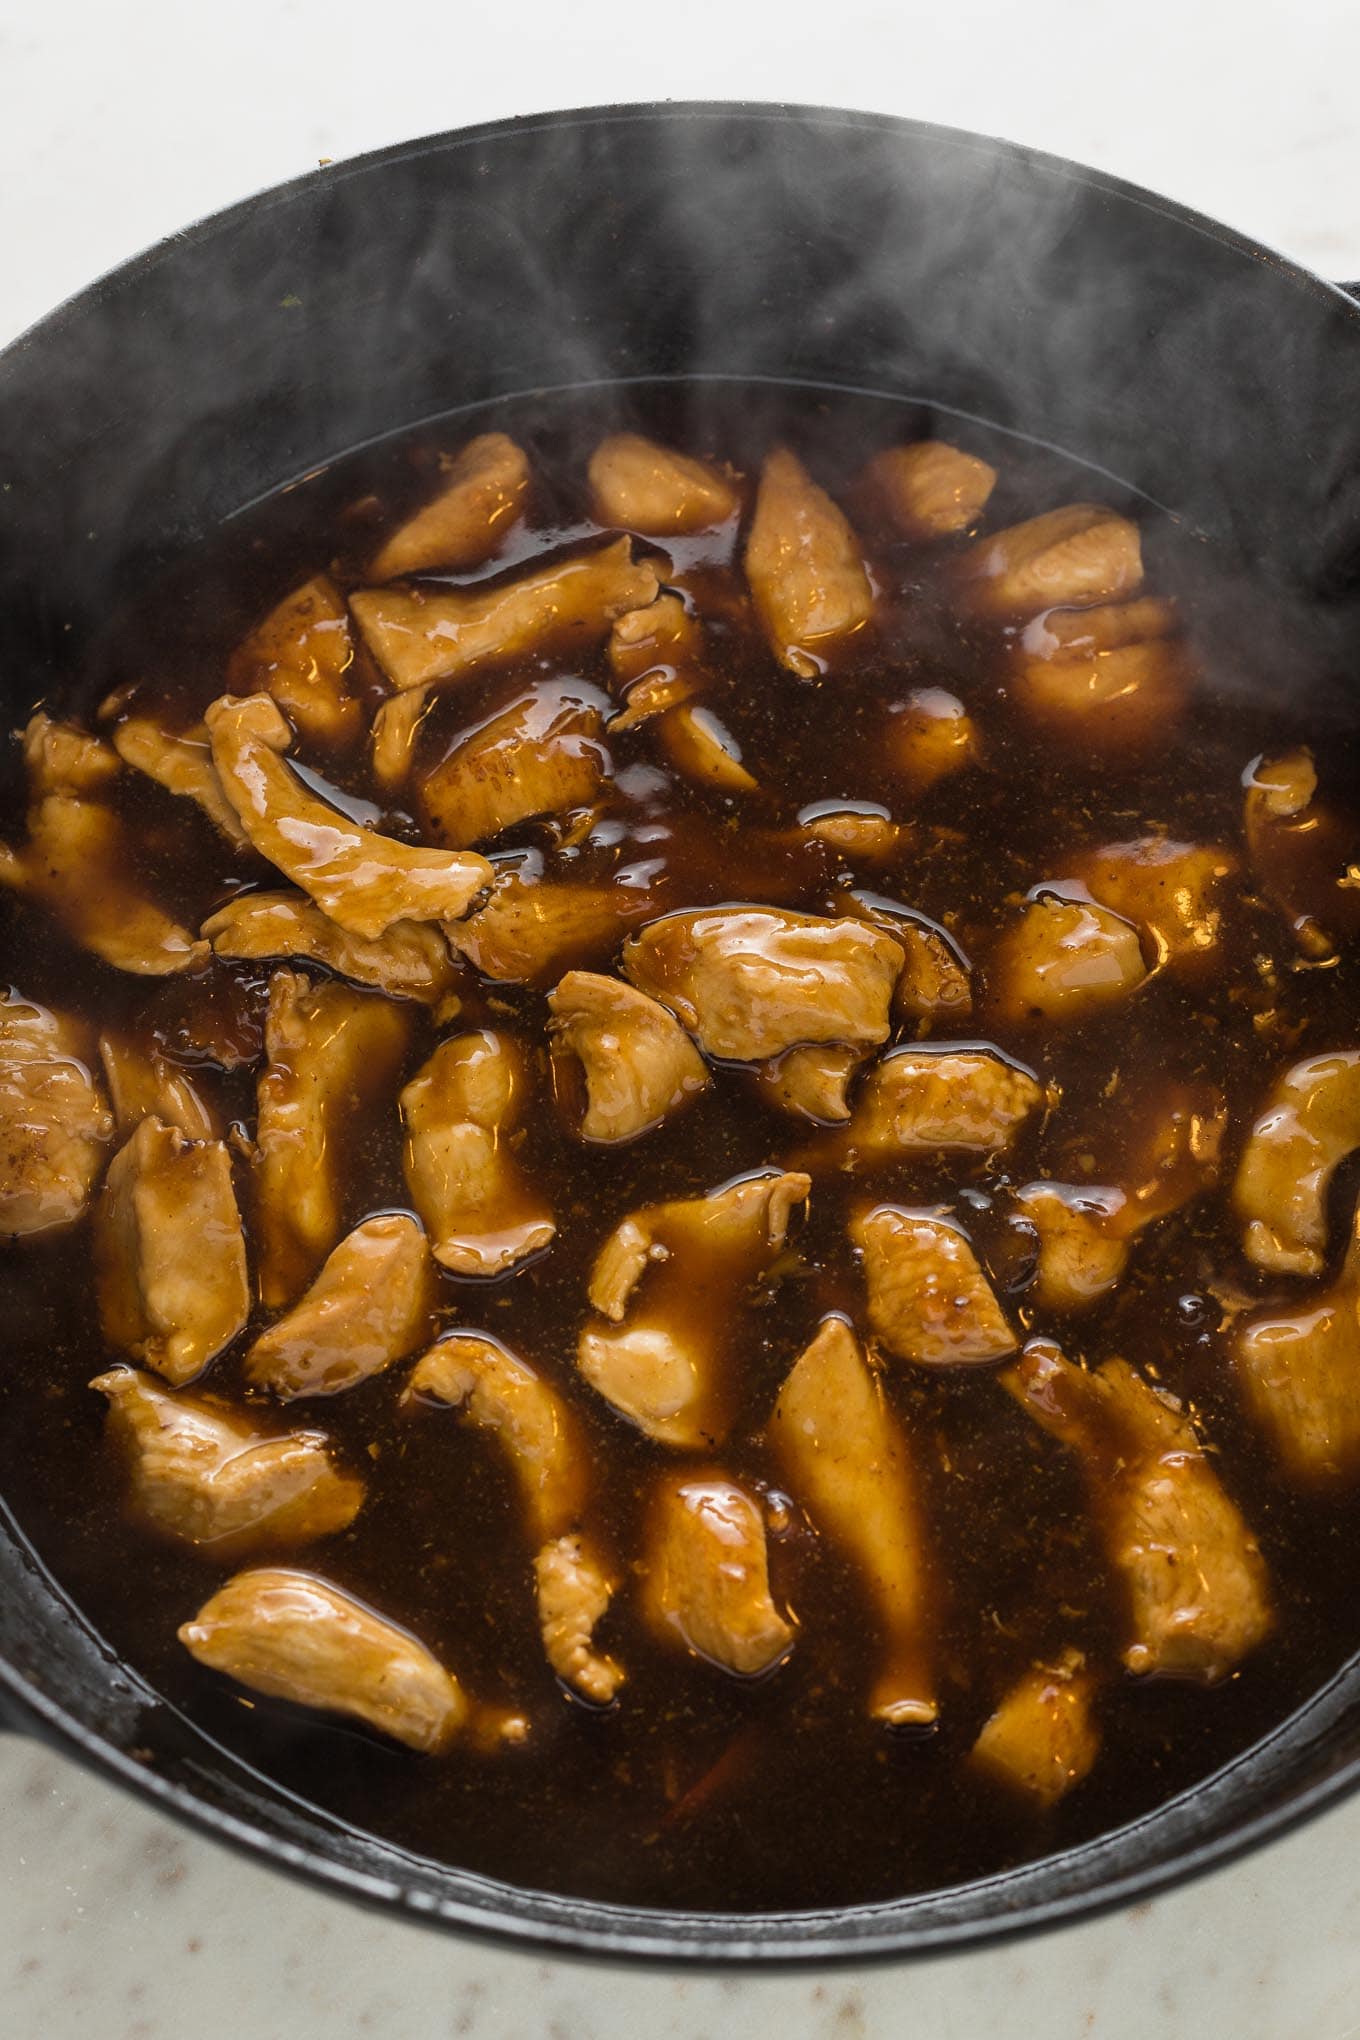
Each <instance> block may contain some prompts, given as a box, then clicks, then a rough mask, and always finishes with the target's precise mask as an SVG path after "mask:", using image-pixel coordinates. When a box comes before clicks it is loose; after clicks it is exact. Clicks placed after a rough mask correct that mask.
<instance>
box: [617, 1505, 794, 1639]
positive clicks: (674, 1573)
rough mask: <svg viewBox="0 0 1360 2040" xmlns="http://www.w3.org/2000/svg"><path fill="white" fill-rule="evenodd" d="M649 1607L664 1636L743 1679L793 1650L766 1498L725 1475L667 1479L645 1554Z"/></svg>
mask: <svg viewBox="0 0 1360 2040" xmlns="http://www.w3.org/2000/svg"><path fill="white" fill-rule="evenodd" d="M643 1606H644V1610H645V1613H646V1615H647V1619H648V1621H649V1622H650V1623H651V1625H652V1627H653V1629H654V1630H655V1631H656V1633H657V1634H658V1636H660V1637H661V1638H662V1639H663V1640H664V1641H666V1642H670V1643H680V1644H682V1645H683V1646H684V1648H685V1649H686V1650H689V1651H693V1652H695V1653H696V1654H697V1655H698V1656H699V1657H703V1658H707V1659H708V1661H709V1663H710V1664H714V1665H717V1666H719V1667H720V1669H721V1670H723V1671H725V1672H735V1673H736V1674H737V1675H738V1677H740V1678H748V1679H753V1678H758V1677H759V1676H760V1674H761V1673H762V1672H768V1671H769V1670H770V1669H771V1667H772V1666H774V1665H777V1664H778V1663H779V1661H780V1659H781V1658H784V1657H786V1656H787V1655H788V1652H789V1650H790V1648H791V1647H792V1644H793V1636H794V1632H793V1625H792V1623H791V1622H789V1621H787V1620H786V1619H785V1617H784V1616H783V1615H781V1614H780V1612H779V1609H778V1608H777V1607H776V1605H775V1603H774V1600H773V1598H772V1596H771V1593H770V1570H769V1553H768V1551H767V1548H766V1542H765V1519H764V1516H763V1515H762V1513H761V1508H760V1504H759V1502H758V1501H757V1500H756V1499H755V1497H754V1496H753V1495H750V1494H748V1492H747V1491H746V1489H745V1488H743V1487H740V1486H738V1484H737V1482H736V1481H734V1480H726V1479H724V1478H723V1477H722V1476H721V1475H719V1474H711V1475H699V1476H689V1477H686V1478H679V1479H677V1478H675V1477H671V1478H668V1479H666V1480H663V1481H662V1482H661V1484H660V1486H659V1487H658V1489H657V1492H656V1496H655V1499H654V1501H653V1504H652V1515H651V1522H650V1524H649V1529H648V1538H647V1547H646V1555H645V1557H644V1560H643Z"/></svg>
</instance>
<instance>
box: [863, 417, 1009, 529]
mask: <svg viewBox="0 0 1360 2040" xmlns="http://www.w3.org/2000/svg"><path fill="white" fill-rule="evenodd" d="M862 486H863V487H864V489H865V490H866V492H867V493H868V494H869V496H870V497H871V498H872V499H873V500H874V501H875V502H876V503H878V504H880V505H881V506H882V508H883V510H884V511H885V512H886V513H887V515H888V517H890V518H891V520H892V522H893V523H894V524H895V525H896V526H897V529H898V530H899V531H900V532H901V533H902V535H903V537H904V538H914V539H931V538H952V537H954V536H955V535H956V533H958V532H960V531H968V530H969V529H970V528H971V527H972V526H973V525H974V524H976V523H977V521H978V518H979V517H980V516H981V515H982V513H983V511H984V510H985V509H986V507H987V499H988V497H989V496H990V495H991V493H992V490H993V489H994V488H995V487H996V469H995V468H994V467H989V466H988V465H987V463H986V461H985V460H979V459H978V457H977V455H976V454H973V453H964V452H963V450H962V449H961V448H960V447H957V446H950V445H949V444H948V443H947V442H946V441H945V440H943V439H918V440H917V441H916V442H915V444H914V445H911V446H888V447H885V448H884V450H883V452H882V453H876V454H875V455H874V457H873V459H872V460H871V461H870V462H869V465H868V467H867V468H866V469H865V470H864V478H863V484H862Z"/></svg>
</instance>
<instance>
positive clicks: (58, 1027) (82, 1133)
mask: <svg viewBox="0 0 1360 2040" xmlns="http://www.w3.org/2000/svg"><path fill="white" fill-rule="evenodd" d="M86 1051H87V1043H86V1041H85V1038H84V1033H83V1030H82V1029H81V1028H80V1027H79V1026H78V1025H77V1023H76V1022H75V1021H74V1020H70V1019H68V1018H67V1017H66V1015H65V1014H62V1013H54V1012H52V1011H51V1010H50V1009H49V1008H48V1007H46V1006H39V1005H37V1004H36V1003H35V1002H34V1001H33V1000H32V999H25V998H22V997H21V996H20V994H19V993H18V992H16V991H12V990H5V991H3V992H0V1234H6V1235H8V1237H9V1238H11V1239H15V1238H18V1237H21V1236H26V1235H28V1234H30V1233H44V1232H50V1231H52V1230H53V1229H54V1228H56V1227H58V1226H66V1225H72V1224H74V1223H75V1221H76V1219H78V1218H80V1217H82V1216H83V1215H84V1212H85V1209H86V1207H87V1205H88V1204H89V1201H90V1193H91V1191H92V1190H93V1189H94V1183H95V1177H96V1176H97V1175H98V1173H99V1170H100V1168H101V1167H102V1165H103V1161H104V1151H105V1148H106V1145H107V1143H108V1142H109V1140H111V1139H112V1137H113V1127H114V1122H113V1115H112V1114H111V1113H110V1111H109V1108H108V1104H107V1102H106V1100H105V1097H104V1091H103V1087H102V1086H101V1084H100V1083H99V1080H98V1078H97V1077H96V1076H95V1074H94V1071H93V1070H92V1069H91V1067H90V1065H89V1063H88V1061H87V1060H86Z"/></svg>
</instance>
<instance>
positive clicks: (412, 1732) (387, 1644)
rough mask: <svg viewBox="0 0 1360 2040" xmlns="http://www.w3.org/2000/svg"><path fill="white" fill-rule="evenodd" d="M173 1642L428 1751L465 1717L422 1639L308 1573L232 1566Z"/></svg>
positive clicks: (267, 1687) (232, 1674) (458, 1693)
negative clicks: (231, 1573) (232, 1573)
mask: <svg viewBox="0 0 1360 2040" xmlns="http://www.w3.org/2000/svg"><path fill="white" fill-rule="evenodd" d="M179 1640H180V1642H181V1643H182V1644H183V1645H184V1647H185V1649H186V1650H188V1651H190V1652H191V1653H192V1654H193V1656H194V1657H196V1658H197V1659H198V1661H199V1663H200V1664H202V1665H207V1666H209V1667H210V1669H211V1670H213V1671H215V1672H224V1673H225V1674H226V1675H227V1677H228V1678H230V1679H235V1680H236V1681H237V1683H238V1684H239V1685H242V1686H247V1687H249V1688H250V1690H251V1691H252V1692H254V1693H265V1694H268V1696H269V1697H270V1698H271V1699H274V1700H291V1701H293V1702H294V1703H295V1704H296V1705H297V1706H299V1707H315V1708H317V1709H319V1710H321V1711H322V1712H324V1713H327V1714H341V1715H347V1716H349V1717H350V1718H351V1719H353V1720H355V1721H363V1722H367V1723H368V1725H369V1726H370V1727H371V1728H376V1729H380V1730H381V1731H382V1733H383V1734H384V1735H389V1736H391V1737H392V1738H393V1739H394V1740H395V1741H396V1742H400V1743H405V1744H406V1746H407V1747H408V1748H409V1749H413V1750H420V1751H422V1752H423V1753H424V1754H426V1755H430V1756H435V1755H438V1754H439V1753H440V1752H441V1751H443V1750H446V1749H447V1748H448V1747H449V1745H450V1744H451V1743H452V1742H453V1740H454V1738H455V1737H456V1736H457V1734H458V1732H459V1730H460V1729H461V1728H462V1727H463V1726H464V1724H465V1723H466V1721H467V1718H468V1701H467V1696H466V1694H465V1693H464V1692H463V1689H462V1687H461V1686H460V1685H459V1683H458V1681H457V1680H456V1679H455V1678H454V1677H453V1674H452V1673H451V1672H446V1671H445V1669H444V1667H443V1666H442V1665H441V1664H440V1663H439V1661H438V1659H437V1658H434V1657H432V1656H431V1654H430V1652H429V1651H428V1650H426V1648H425V1646H424V1644H423V1643H418V1642H417V1641H416V1639H415V1637H414V1636H412V1635H411V1634H410V1633H409V1631H407V1630H405V1629H399V1628H398V1627H397V1625H396V1624H395V1623H394V1622H387V1621H385V1620H384V1619H383V1617H382V1616H381V1615H377V1614H375V1613H374V1611H373V1610H372V1609H371V1608H366V1607H365V1606H364V1604H363V1602H362V1601H355V1600H352V1599H351V1598H350V1596H349V1595H348V1594H343V1593H341V1591H340V1589H339V1587H333V1586H331V1584H330V1582H329V1581H327V1580H320V1579H317V1578H316V1577H315V1575H314V1574H312V1573H303V1572H292V1571H288V1570H285V1569H284V1568H282V1567H275V1566H260V1567H257V1568H255V1569H254V1570H253V1571H250V1572H241V1573H237V1574H236V1575H235V1577H234V1578H233V1579H230V1580H228V1581H227V1584H226V1585H225V1586H224V1587H220V1588H219V1589H218V1591H217V1592H216V1593H215V1594H214V1595H213V1596H212V1598H211V1600H208V1601H206V1602H205V1603H204V1604H203V1606H202V1607H201V1608H200V1609H199V1611H198V1613H197V1615H196V1616H195V1617H194V1619H193V1621H192V1622H186V1623H185V1624H184V1625H183V1627H182V1628H181V1629H180V1631H179Z"/></svg>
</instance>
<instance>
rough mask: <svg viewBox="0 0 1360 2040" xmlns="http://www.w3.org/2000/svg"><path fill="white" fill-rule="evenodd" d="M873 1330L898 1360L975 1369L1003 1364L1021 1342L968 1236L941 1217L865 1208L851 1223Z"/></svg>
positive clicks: (941, 1214)
mask: <svg viewBox="0 0 1360 2040" xmlns="http://www.w3.org/2000/svg"><path fill="white" fill-rule="evenodd" d="M850 1239H851V1243H852V1244H853V1246H854V1247H855V1249H856V1250H857V1252H858V1253H859V1255H860V1256H861V1258H862V1261H863V1264H864V1280H865V1285H866V1288H867V1290H868V1297H869V1324H870V1327H871V1329H872V1331H873V1334H874V1337H875V1338H876V1339H878V1340H879V1341H880V1342H881V1344H882V1345H884V1346H885V1347H886V1348H887V1350H888V1351H889V1352H890V1353H892V1354H895V1355H896V1357H897V1358H898V1359H899V1360H913V1361H915V1362H916V1363H917V1364H918V1365H919V1366H922V1367H961V1366H962V1367H969V1366H977V1365H979V1364H985V1363H986V1362H987V1361H990V1360H1002V1359H1004V1358H1005V1356H1006V1355H1007V1354H1008V1353H1013V1352H1014V1351H1015V1348H1016V1344H1017V1341H1016V1337H1015V1334H1014V1332H1013V1331H1012V1330H1011V1328H1010V1325H1009V1324H1008V1323H1007V1321H1006V1316H1005V1313H1004V1311H1003V1310H1002V1308H1001V1305H1000V1304H999V1303H998V1302H997V1300H996V1297H995V1295H994V1294H993V1291H992V1286H991V1284H990V1282H989V1281H988V1280H987V1277H986V1275H985V1274H984V1273H983V1271H982V1267H981V1264H980V1263H979V1261H978V1258H977V1256H976V1254H974V1252H973V1249H972V1246H971V1245H970V1243H969V1240H968V1236H967V1234H966V1233H965V1232H964V1231H963V1229H962V1227H961V1226H959V1225H958V1224H957V1223H956V1222H954V1221H953V1220H952V1219H951V1218H950V1217H949V1215H948V1214H947V1213H946V1212H944V1211H940V1210H930V1211H912V1210H908V1209H905V1208H904V1207H903V1206H901V1205H896V1204H878V1205H866V1206H864V1207H863V1208H861V1209H860V1210H859V1211H857V1212H856V1213H855V1215H854V1216H853V1218H852V1219H851V1221H850Z"/></svg>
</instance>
